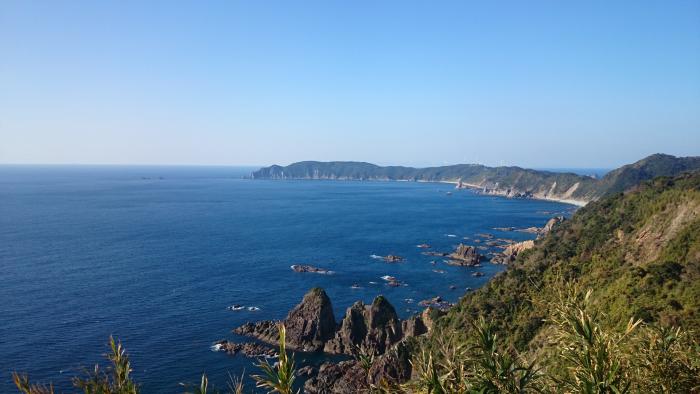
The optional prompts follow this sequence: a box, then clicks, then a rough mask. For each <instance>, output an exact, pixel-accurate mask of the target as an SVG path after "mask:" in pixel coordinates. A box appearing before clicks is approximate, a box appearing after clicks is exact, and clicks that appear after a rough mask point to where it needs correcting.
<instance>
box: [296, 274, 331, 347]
mask: <svg viewBox="0 0 700 394" xmlns="http://www.w3.org/2000/svg"><path fill="white" fill-rule="evenodd" d="M284 326H285V328H286V329H287V347H288V348H290V349H292V350H303V351H307V352H315V351H319V350H322V349H323V346H324V345H325V343H326V341H328V340H330V339H331V338H333V334H334V332H335V316H334V315H333V306H332V305H331V300H330V299H329V298H328V295H327V294H326V292H325V291H324V290H323V289H321V288H318V287H316V288H313V289H311V290H310V291H309V292H308V293H306V295H305V296H304V299H303V300H302V301H301V303H300V304H299V305H297V306H296V307H294V309H292V310H291V311H290V312H289V314H288V315H287V318H286V319H285V320H284Z"/></svg>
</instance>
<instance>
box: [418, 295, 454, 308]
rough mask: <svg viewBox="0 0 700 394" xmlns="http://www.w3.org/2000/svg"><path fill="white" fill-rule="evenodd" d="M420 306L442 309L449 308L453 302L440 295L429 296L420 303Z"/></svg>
mask: <svg viewBox="0 0 700 394" xmlns="http://www.w3.org/2000/svg"><path fill="white" fill-rule="evenodd" d="M418 305H420V306H425V307H432V308H435V309H440V310H447V309H449V308H450V307H451V306H452V303H450V302H448V301H445V300H443V299H442V297H440V296H436V297H433V298H429V299H427V300H423V301H421V302H419V303H418Z"/></svg>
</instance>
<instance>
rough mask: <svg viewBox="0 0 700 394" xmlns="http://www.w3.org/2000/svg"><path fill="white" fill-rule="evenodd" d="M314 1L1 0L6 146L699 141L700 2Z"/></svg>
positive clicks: (369, 147) (228, 154)
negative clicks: (145, 0)
mask: <svg viewBox="0 0 700 394" xmlns="http://www.w3.org/2000/svg"><path fill="white" fill-rule="evenodd" d="M304 4H305V5H306V6H303V5H302V4H288V3H276V4H263V3H256V2H218V1H215V2H210V3H208V4H207V6H202V5H201V4H199V3H178V4H171V3H157V2H153V3H140V2H101V3H93V2H84V1H75V2H70V3H52V2H45V3H40V2H36V3H34V2H23V1H5V2H2V3H1V4H0V53H2V54H3V60H2V61H0V86H2V89H0V163H6V164H85V165H99V164H104V165H130V164H133V165H212V166H219V165H226V166H250V167H257V166H265V165H270V164H281V165H284V164H289V163H292V162H297V161H304V160H318V161H365V162H371V163H375V164H379V165H405V166H412V167H427V166H441V165H447V164H456V163H480V164H484V165H488V166H501V165H515V166H520V167H525V168H562V167H563V168H615V167H619V166H621V165H624V164H629V163H632V162H634V161H637V160H639V159H642V158H644V157H646V156H648V155H650V154H653V153H658V152H661V153H667V154H671V155H675V156H695V155H698V154H700V3H699V2H696V1H677V2H672V3H658V2H653V1H640V2H634V3H627V2H619V3H612V4H611V3H606V2H592V3H585V4H564V3H556V2H547V1H537V2H528V3H521V2H505V3H499V4H498V5H495V4H474V3H469V4H467V3H463V2H456V1H455V2H444V3H439V4H428V3H406V2H392V1H388V2H382V3H372V2H360V3H342V2H318V1H309V2H305V3H304ZM250 163H259V164H250Z"/></svg>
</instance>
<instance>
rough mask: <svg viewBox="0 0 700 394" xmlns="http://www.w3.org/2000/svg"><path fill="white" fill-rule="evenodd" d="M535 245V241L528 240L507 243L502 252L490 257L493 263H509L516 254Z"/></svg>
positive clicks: (513, 259)
mask: <svg viewBox="0 0 700 394" xmlns="http://www.w3.org/2000/svg"><path fill="white" fill-rule="evenodd" d="M534 247H535V241H533V240H528V241H523V242H518V243H514V244H511V245H508V246H507V247H506V248H505V249H503V252H501V253H497V254H495V255H494V256H493V257H492V258H491V262H492V263H494V264H510V263H512V262H513V261H515V258H516V257H517V256H518V254H520V253H522V252H524V251H526V250H528V249H532V248H534Z"/></svg>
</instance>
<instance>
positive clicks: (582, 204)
mask: <svg viewBox="0 0 700 394" xmlns="http://www.w3.org/2000/svg"><path fill="white" fill-rule="evenodd" d="M247 179H250V180H269V181H282V180H284V181H335V182H345V181H355V182H418V183H444V184H449V185H455V186H456V185H459V184H460V181H437V180H436V181H426V180H411V179H347V178H336V179H331V178H252V177H251V178H247ZM461 184H462V185H463V186H466V187H467V188H469V189H483V186H479V185H476V184H472V183H466V182H461ZM479 194H480V195H487V196H499V197H504V198H515V197H509V196H507V195H505V194H504V193H479ZM520 199H521V200H539V201H552V202H558V203H562V204H568V205H574V206H576V207H579V208H581V207H585V206H586V205H587V204H588V203H589V202H590V201H583V200H574V199H566V198H550V197H541V196H532V197H526V198H520Z"/></svg>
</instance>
